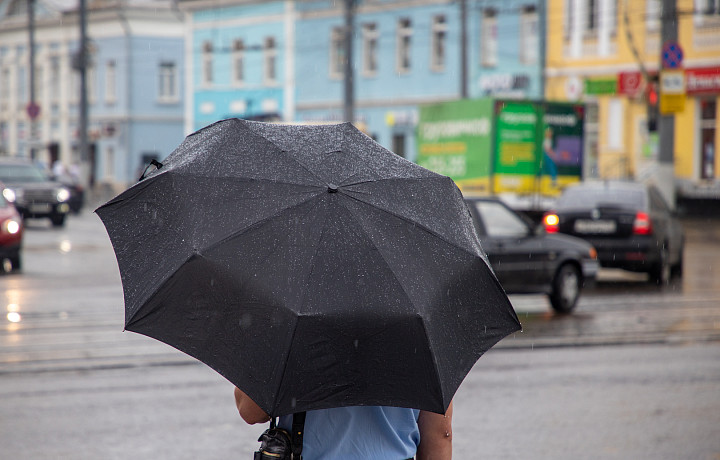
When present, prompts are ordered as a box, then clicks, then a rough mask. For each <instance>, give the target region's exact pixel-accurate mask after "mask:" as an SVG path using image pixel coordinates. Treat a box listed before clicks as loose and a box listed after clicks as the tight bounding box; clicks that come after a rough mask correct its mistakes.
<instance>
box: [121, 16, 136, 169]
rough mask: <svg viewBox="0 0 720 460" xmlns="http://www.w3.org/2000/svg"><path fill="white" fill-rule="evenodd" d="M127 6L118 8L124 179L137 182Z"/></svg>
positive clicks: (130, 36) (130, 44) (130, 48)
mask: <svg viewBox="0 0 720 460" xmlns="http://www.w3.org/2000/svg"><path fill="white" fill-rule="evenodd" d="M126 5H127V3H126V2H122V3H121V5H120V7H119V8H118V17H119V18H120V26H121V27H122V29H123V33H124V34H125V68H126V72H125V73H126V76H125V117H124V118H125V129H124V130H123V137H124V138H125V156H126V158H125V161H126V164H125V166H126V168H127V169H126V171H125V177H129V178H130V180H131V181H133V180H137V177H135V176H136V174H135V170H134V169H133V156H132V155H131V153H132V152H131V151H130V141H131V140H132V134H131V133H130V126H131V123H130V122H131V117H130V113H131V111H130V109H131V106H132V96H131V91H132V87H133V86H132V75H133V72H132V69H133V66H132V43H131V39H132V30H131V29H130V22H129V21H128V19H127V16H125V11H124V8H125V6H126Z"/></svg>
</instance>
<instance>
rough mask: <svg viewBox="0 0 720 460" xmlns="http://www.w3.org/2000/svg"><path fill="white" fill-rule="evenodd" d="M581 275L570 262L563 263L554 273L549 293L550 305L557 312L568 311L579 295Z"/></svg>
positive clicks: (573, 306) (573, 305) (572, 307)
mask: <svg viewBox="0 0 720 460" xmlns="http://www.w3.org/2000/svg"><path fill="white" fill-rule="evenodd" d="M581 283H582V276H581V275H580V270H579V269H578V268H577V267H576V266H575V265H572V264H565V265H563V266H561V267H560V269H559V270H558V271H557V273H556V274H555V279H553V283H552V292H551V293H550V295H549V297H550V305H552V308H553V310H555V311H556V312H557V313H570V312H571V311H572V310H573V309H574V308H575V305H576V304H577V301H578V298H579V297H580V287H581Z"/></svg>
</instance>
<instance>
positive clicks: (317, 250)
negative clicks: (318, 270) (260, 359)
mask: <svg viewBox="0 0 720 460" xmlns="http://www.w3.org/2000/svg"><path fill="white" fill-rule="evenodd" d="M319 203H320V202H318V205H319ZM343 207H344V206H343ZM309 213H310V211H308V214H309ZM326 230H327V222H326V223H325V224H324V225H323V228H322V231H321V232H320V236H319V237H318V239H317V241H316V244H315V252H314V253H313V255H312V259H311V261H310V263H309V264H308V270H307V272H306V273H305V277H304V280H305V282H304V283H303V285H304V286H307V285H308V283H307V279H308V278H309V277H310V275H311V274H312V272H313V270H314V269H315V262H316V260H317V254H318V252H319V251H320V242H321V241H322V239H323V236H325V232H326ZM305 292H306V290H305V289H303V291H302V297H301V298H300V302H299V303H298V305H299V308H298V320H299V317H300V316H302V311H301V307H302V305H303V304H304V302H305ZM297 330H298V321H297V320H296V321H295V325H294V327H293V331H292V336H291V337H290V344H291V345H292V343H293V342H294V341H295V334H296V333H297ZM289 355H290V352H289V351H288V354H287V355H286V357H285V359H286V360H287V357H288V356H289ZM286 370H287V366H283V371H282V375H281V376H280V386H282V384H283V381H284V380H285V371H286ZM279 396H280V395H279V394H278V393H277V392H276V394H275V399H273V404H272V408H273V409H274V408H275V406H276V404H277V401H278V397H279Z"/></svg>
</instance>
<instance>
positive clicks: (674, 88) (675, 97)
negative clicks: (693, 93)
mask: <svg viewBox="0 0 720 460" xmlns="http://www.w3.org/2000/svg"><path fill="white" fill-rule="evenodd" d="M684 109H685V72H684V71H683V70H663V71H662V72H660V113H662V114H669V113H676V112H682V111H683V110H684Z"/></svg>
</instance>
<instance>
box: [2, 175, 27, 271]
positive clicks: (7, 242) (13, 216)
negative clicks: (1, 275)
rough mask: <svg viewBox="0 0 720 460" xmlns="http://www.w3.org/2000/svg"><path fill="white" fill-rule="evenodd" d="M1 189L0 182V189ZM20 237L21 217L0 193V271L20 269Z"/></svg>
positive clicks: (21, 231) (21, 229)
mask: <svg viewBox="0 0 720 460" xmlns="http://www.w3.org/2000/svg"><path fill="white" fill-rule="evenodd" d="M3 189H4V188H3V185H2V184H0V191H1V190H3ZM22 237H23V224H22V218H21V217H20V214H19V213H18V211H17V209H15V206H13V205H12V204H11V203H8V201H7V200H6V199H5V197H4V196H3V194H2V193H0V272H1V271H5V272H8V271H11V270H19V269H20V265H21V260H20V259H21V254H20V251H21V249H22Z"/></svg>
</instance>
